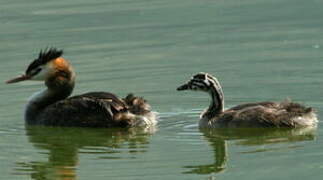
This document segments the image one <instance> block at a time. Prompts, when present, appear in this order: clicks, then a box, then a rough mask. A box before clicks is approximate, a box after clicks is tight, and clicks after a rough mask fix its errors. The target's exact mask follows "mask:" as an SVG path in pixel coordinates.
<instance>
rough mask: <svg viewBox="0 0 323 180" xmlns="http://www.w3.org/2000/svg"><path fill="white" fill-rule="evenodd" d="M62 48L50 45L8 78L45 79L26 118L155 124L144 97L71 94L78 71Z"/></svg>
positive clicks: (94, 123)
mask: <svg viewBox="0 0 323 180" xmlns="http://www.w3.org/2000/svg"><path fill="white" fill-rule="evenodd" d="M62 53H63V51H61V50H57V49H55V48H51V49H49V50H45V51H44V52H43V51H41V52H40V53H39V57H38V59H36V60H34V61H33V62H32V63H31V64H30V65H29V66H28V68H27V70H26V74H24V75H22V76H19V77H17V78H14V79H12V80H9V81H7V83H16V82H20V81H24V80H41V81H45V85H46V86H47V89H45V90H43V91H41V92H39V93H37V94H35V95H34V96H33V97H32V98H31V100H30V101H29V102H28V105H27V108H26V112H25V119H26V122H27V124H31V125H49V126H80V127H134V126H149V125H155V124H156V120H155V114H154V113H153V112H152V111H151V109H150V106H149V104H148V103H147V102H146V100H144V99H143V98H139V97H135V96H133V95H132V94H131V95H128V96H127V97H126V98H125V99H120V98H118V97H117V96H116V95H114V94H112V93H109V92H90V93H85V94H82V95H77V96H73V97H70V98H67V97H68V96H70V94H71V93H72V91H73V89H74V84H75V73H74V71H73V69H72V67H71V66H70V64H69V63H68V62H67V61H66V60H65V59H64V58H62V57H61V55H62Z"/></svg>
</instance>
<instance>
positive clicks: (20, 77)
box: [6, 74, 30, 84]
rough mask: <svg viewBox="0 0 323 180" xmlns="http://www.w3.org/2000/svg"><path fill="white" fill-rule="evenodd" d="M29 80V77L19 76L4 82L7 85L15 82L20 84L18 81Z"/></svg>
mask: <svg viewBox="0 0 323 180" xmlns="http://www.w3.org/2000/svg"><path fill="white" fill-rule="evenodd" d="M28 79H30V76H29V75H26V74H23V75H21V76H18V77H15V78H13V79H10V80H8V81H6V83H7V84H11V83H16V82H20V81H25V80H28Z"/></svg>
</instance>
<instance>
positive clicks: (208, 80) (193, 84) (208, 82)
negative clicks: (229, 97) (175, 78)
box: [177, 72, 222, 93]
mask: <svg viewBox="0 0 323 180" xmlns="http://www.w3.org/2000/svg"><path fill="white" fill-rule="evenodd" d="M214 88H215V89H214ZM177 90H178V91H184V90H193V91H202V92H207V93H210V92H211V91H212V90H216V91H220V92H222V88H221V86H220V83H219V81H218V80H217V79H216V78H215V77H213V76H212V75H210V74H208V73H204V72H200V73H198V74H196V75H194V76H192V77H191V79H190V80H189V81H188V82H187V83H185V84H183V85H181V86H179V87H178V88H177Z"/></svg>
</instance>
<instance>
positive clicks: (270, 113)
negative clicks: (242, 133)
mask: <svg viewBox="0 0 323 180" xmlns="http://www.w3.org/2000/svg"><path fill="white" fill-rule="evenodd" d="M312 111H313V110H312V108H306V107H304V106H302V105H300V104H298V103H292V102H290V101H283V102H281V103H275V102H260V103H249V104H243V105H239V106H236V107H234V108H231V109H228V110H227V111H225V113H224V114H223V115H222V116H221V117H220V119H221V121H224V122H226V124H227V126H229V127H296V126H298V124H297V123H298V122H295V121H294V118H296V117H300V116H304V115H306V114H307V113H310V112H312ZM304 120H305V119H304ZM305 121H306V120H305Z"/></svg>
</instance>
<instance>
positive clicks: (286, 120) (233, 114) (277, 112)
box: [177, 72, 318, 128]
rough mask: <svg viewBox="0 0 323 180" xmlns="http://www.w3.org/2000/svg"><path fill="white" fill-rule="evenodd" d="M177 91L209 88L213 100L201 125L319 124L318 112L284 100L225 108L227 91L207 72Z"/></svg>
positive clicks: (299, 125) (296, 125)
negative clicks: (225, 92) (224, 92)
mask: <svg viewBox="0 0 323 180" xmlns="http://www.w3.org/2000/svg"><path fill="white" fill-rule="evenodd" d="M177 90H178V91H183V90H194V91H202V92H206V93H208V94H209V95H210V97H211V104H210V106H209V108H207V109H206V110H205V111H204V112H203V113H202V114H201V116H200V122H199V126H200V127H202V128H218V127H291V128H296V127H305V126H316V125H317V122H318V120H317V116H316V114H315V112H314V110H313V108H311V107H305V106H303V105H301V104H298V103H295V102H291V101H290V100H284V101H282V102H271V101H265V102H254V103H246V104H241V105H237V106H235V107H232V108H230V109H227V110H224V95H223V91H222V88H221V86H220V83H219V81H218V80H217V79H216V78H215V77H213V76H212V75H210V74H208V73H203V72H201V73H198V74H196V75H194V76H193V77H192V78H191V79H190V80H189V81H188V82H187V83H185V84H184V85H182V86H180V87H178V88H177Z"/></svg>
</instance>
